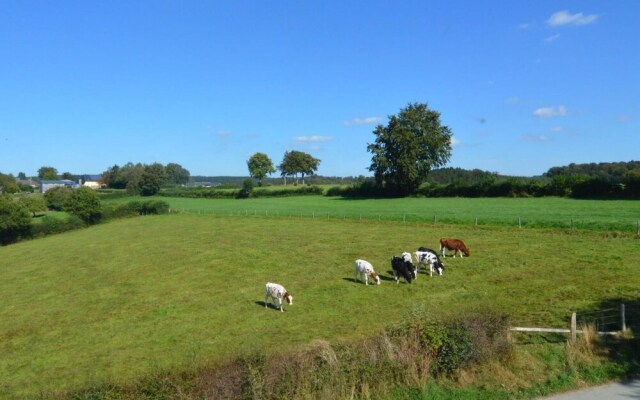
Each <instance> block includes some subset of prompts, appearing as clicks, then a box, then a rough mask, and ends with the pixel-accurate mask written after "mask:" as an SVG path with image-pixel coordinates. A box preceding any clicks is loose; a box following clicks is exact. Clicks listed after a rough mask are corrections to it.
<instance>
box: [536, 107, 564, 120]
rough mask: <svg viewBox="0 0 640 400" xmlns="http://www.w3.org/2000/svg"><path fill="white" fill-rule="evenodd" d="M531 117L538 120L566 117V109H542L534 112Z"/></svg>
mask: <svg viewBox="0 0 640 400" xmlns="http://www.w3.org/2000/svg"><path fill="white" fill-rule="evenodd" d="M533 115H534V116H535V117H540V118H551V117H564V116H565V115H567V108H566V107H565V106H558V107H542V108H538V109H537V110H535V111H534V112H533Z"/></svg>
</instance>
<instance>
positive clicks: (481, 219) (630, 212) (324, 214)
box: [108, 196, 640, 233]
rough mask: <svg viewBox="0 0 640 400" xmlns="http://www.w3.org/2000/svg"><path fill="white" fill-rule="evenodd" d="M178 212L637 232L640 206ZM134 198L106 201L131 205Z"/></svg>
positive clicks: (254, 204) (308, 206)
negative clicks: (129, 202) (128, 202)
mask: <svg viewBox="0 0 640 400" xmlns="http://www.w3.org/2000/svg"><path fill="white" fill-rule="evenodd" d="M160 199H162V200H164V201H167V202H168V203H169V204H170V205H171V208H172V209H173V210H174V211H185V212H194V213H204V214H215V215H251V214H255V215H270V216H288V217H296V216H298V217H299V216H302V217H311V218H314V217H315V218H329V219H350V220H358V221H359V220H361V219H362V220H386V221H395V222H405V223H421V224H433V223H434V219H435V222H436V224H438V223H440V224H456V225H463V226H475V225H476V223H477V225H478V226H505V227H514V226H518V222H519V221H520V224H521V225H522V227H528V228H559V229H571V228H572V227H573V228H575V229H578V230H580V229H582V230H598V231H616V232H626V233H637V232H638V223H639V222H640V201H637V200H575V199H568V198H560V197H543V198H504V197H500V198H458V197H456V198H399V199H345V198H341V197H327V196H296V197H284V198H258V199H243V200H235V199H216V200H215V201H212V200H210V199H190V198H171V197H160ZM130 200H131V198H120V199H114V200H108V202H127V201H130Z"/></svg>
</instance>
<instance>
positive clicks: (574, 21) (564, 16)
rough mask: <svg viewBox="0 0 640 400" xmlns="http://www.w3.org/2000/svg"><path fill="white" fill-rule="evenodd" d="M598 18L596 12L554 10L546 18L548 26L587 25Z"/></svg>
mask: <svg viewBox="0 0 640 400" xmlns="http://www.w3.org/2000/svg"><path fill="white" fill-rule="evenodd" d="M597 19H598V15H597V14H591V15H584V14H583V13H577V14H571V13H569V11H567V10H564V11H558V12H555V13H553V14H552V15H551V17H549V19H548V20H547V25H549V26H563V25H588V24H591V23H594V22H596V20H597Z"/></svg>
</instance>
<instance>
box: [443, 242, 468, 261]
mask: <svg viewBox="0 0 640 400" xmlns="http://www.w3.org/2000/svg"><path fill="white" fill-rule="evenodd" d="M445 250H453V258H456V253H459V254H460V258H462V256H463V254H464V255H465V256H467V257H469V256H470V255H471V252H470V251H469V249H468V248H467V246H465V245H464V242H463V241H462V240H460V239H447V238H442V239H440V252H441V253H442V257H446V256H447V255H446V251H445Z"/></svg>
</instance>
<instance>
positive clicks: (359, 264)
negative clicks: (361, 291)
mask: <svg viewBox="0 0 640 400" xmlns="http://www.w3.org/2000/svg"><path fill="white" fill-rule="evenodd" d="M362 276H364V284H365V285H369V277H371V279H373V280H374V281H375V282H376V284H377V285H379V284H380V277H379V276H378V274H376V272H375V271H374V270H373V265H371V263H370V262H369V261H365V260H356V281H360V280H361V279H360V278H361V277H362Z"/></svg>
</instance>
